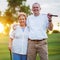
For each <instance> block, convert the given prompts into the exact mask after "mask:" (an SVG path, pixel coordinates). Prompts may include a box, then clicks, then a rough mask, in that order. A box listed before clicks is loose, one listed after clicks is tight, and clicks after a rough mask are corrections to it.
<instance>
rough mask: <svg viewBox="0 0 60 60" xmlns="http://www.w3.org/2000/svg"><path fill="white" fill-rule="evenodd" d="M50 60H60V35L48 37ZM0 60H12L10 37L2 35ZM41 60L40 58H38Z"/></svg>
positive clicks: (0, 39) (0, 36)
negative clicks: (9, 44)
mask: <svg viewBox="0 0 60 60" xmlns="http://www.w3.org/2000/svg"><path fill="white" fill-rule="evenodd" d="M48 36H49V38H48V52H49V60H60V33H56V34H50V35H48ZM0 60H10V55H9V51H8V36H3V35H0ZM37 60H39V56H38V57H37Z"/></svg>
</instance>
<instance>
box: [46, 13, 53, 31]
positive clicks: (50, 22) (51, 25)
mask: <svg viewBox="0 0 60 60" xmlns="http://www.w3.org/2000/svg"><path fill="white" fill-rule="evenodd" d="M47 17H48V21H49V25H48V29H49V30H52V29H53V23H52V16H51V14H49V13H48V14H47Z"/></svg>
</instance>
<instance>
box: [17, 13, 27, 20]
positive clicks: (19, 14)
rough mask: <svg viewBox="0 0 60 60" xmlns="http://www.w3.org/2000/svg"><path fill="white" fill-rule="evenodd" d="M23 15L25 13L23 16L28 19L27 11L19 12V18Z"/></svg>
mask: <svg viewBox="0 0 60 60" xmlns="http://www.w3.org/2000/svg"><path fill="white" fill-rule="evenodd" d="M21 15H23V16H24V17H25V19H27V15H26V13H24V12H19V14H18V18H19V17H20V16H21Z"/></svg>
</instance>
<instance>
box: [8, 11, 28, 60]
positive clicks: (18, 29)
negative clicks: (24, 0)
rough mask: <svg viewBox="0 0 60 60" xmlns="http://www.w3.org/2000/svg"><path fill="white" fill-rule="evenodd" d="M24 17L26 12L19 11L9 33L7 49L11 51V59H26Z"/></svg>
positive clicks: (26, 34) (26, 30)
mask: <svg viewBox="0 0 60 60" xmlns="http://www.w3.org/2000/svg"><path fill="white" fill-rule="evenodd" d="M26 18H27V16H26V14H25V13H24V12H21V13H20V14H19V16H18V24H17V25H14V29H13V31H11V33H10V35H9V37H10V38H9V43H8V49H9V50H10V51H12V59H13V60H27V44H28V28H27V26H26Z"/></svg>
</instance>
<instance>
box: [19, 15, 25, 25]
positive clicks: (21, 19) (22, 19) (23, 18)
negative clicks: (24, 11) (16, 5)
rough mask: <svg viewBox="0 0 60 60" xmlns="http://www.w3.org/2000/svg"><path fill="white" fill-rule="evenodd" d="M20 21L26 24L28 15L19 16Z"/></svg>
mask: <svg viewBox="0 0 60 60" xmlns="http://www.w3.org/2000/svg"><path fill="white" fill-rule="evenodd" d="M18 21H19V23H20V24H22V25H25V24H26V17H25V16H24V15H21V16H19V20H18Z"/></svg>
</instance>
